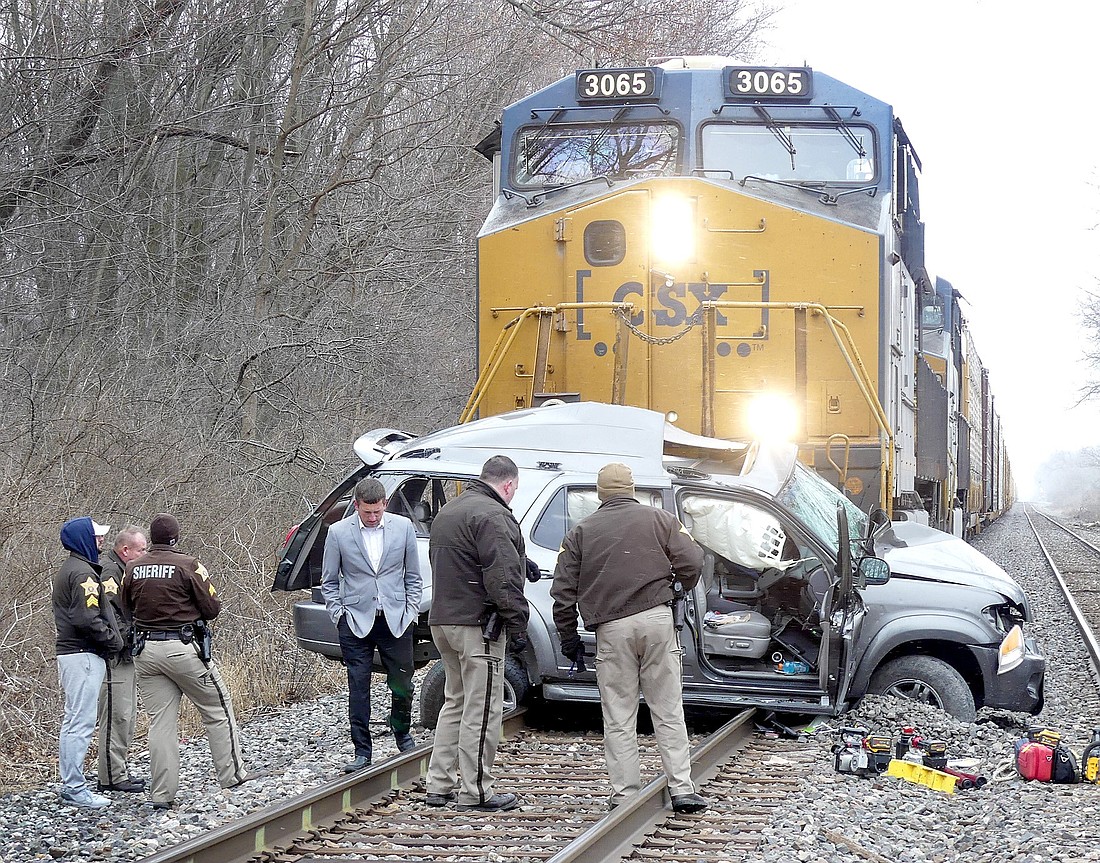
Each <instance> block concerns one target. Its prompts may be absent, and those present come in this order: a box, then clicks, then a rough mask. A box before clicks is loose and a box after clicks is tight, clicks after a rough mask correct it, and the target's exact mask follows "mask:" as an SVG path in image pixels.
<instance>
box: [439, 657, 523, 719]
mask: <svg viewBox="0 0 1100 863" xmlns="http://www.w3.org/2000/svg"><path fill="white" fill-rule="evenodd" d="M446 686H447V674H446V672H445V671H444V668H443V662H442V661H440V660H436V661H435V662H434V663H432V666H431V668H429V669H428V673H427V674H425V675H424V680H423V681H421V683H420V724H421V725H423V726H424V727H425V728H432V729H434V728H435V727H436V725H437V724H438V723H439V711H440V710H442V709H443V702H444V700H445V698H446V695H445V691H446ZM529 689H530V683H529V682H528V680H527V671H526V670H525V669H524V667H523V664H522V663H521V662H520V661H519V660H518V659H516V658H515V657H514V656H506V657H505V658H504V712H505V713H507V712H508V711H509V710H512V709H513V708H515V707H516V706H517V705H518V704H520V703H521V702H522V701H523V699H524V698H526V697H527V692H528V690H529Z"/></svg>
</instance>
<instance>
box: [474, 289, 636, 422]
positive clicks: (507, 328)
mask: <svg viewBox="0 0 1100 863" xmlns="http://www.w3.org/2000/svg"><path fill="white" fill-rule="evenodd" d="M586 309H610V310H611V311H618V312H624V313H625V314H626V315H630V314H632V313H633V312H634V304H633V303H611V302H588V303H558V304H557V305H555V306H530V307H529V308H526V309H523V311H521V312H520V313H519V314H518V315H517V316H516V317H514V318H513V319H512V320H510V321H509V322H508V323H506V324H505V325H504V327H503V328H502V329H501V331H500V335H499V336H497V340H496V343H495V344H494V345H493V349H492V350H491V351H490V352H489V359H488V360H487V361H486V363H485V366H484V367H483V368H482V370H481V374H479V375H478V376H477V381H475V383H474V388H473V390H471V391H470V397H469V398H468V399H467V400H466V407H464V408H463V409H462V413H461V414H460V415H459V418H458V422H459V424H460V425H461V424H464V423H468V422H469V421H470V420H472V419H473V418H474V415H475V414H476V413H477V409H478V407H479V406H480V405H481V400H482V398H484V397H485V393H486V391H487V390H488V388H489V384H490V383H491V382H492V380H493V378H495V377H496V375H497V372H498V371H499V370H500V366H501V364H502V363H503V362H504V357H505V356H507V354H508V351H509V350H510V349H511V347H512V343H513V342H514V341H515V340H516V335H517V334H518V333H519V330H520V327H522V326H523V323H524V321H526V320H527V319H528V318H531V317H535V316H536V315H537V316H539V317H540V318H541V317H542V316H544V315H555V314H557V313H558V312H564V311H570V310H586ZM623 353H625V352H624V351H620V352H617V354H616V384H615V385H614V390H615V391H619V390H620V389H621V385H620V384H619V383H618V381H619V379H620V377H621V374H622V371H621V370H620V368H619V366H620V365H621V364H622V362H623V360H622V354H623ZM531 394H532V396H534V391H532V393H531ZM619 395H620V398H621V392H620V393H619ZM612 401H614V398H613V399H612Z"/></svg>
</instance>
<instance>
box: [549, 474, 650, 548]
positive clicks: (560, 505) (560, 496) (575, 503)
mask: <svg viewBox="0 0 1100 863" xmlns="http://www.w3.org/2000/svg"><path fill="white" fill-rule="evenodd" d="M634 498H635V500H637V501H638V502H640V503H644V504H646V505H647V506H655V507H660V506H661V493H660V492H659V491H654V490H650V489H638V490H637V491H636V492H635V494H634ZM599 508H600V498H599V496H598V495H597V494H596V487H595V486H591V485H590V486H567V487H562V488H559V489H558V490H557V492H555V494H554V496H553V497H552V498H551V499H550V502H549V503H548V504H547V505H546V506H545V507H544V508H543V510H542V512H541V513H540V514H539V517H538V519H537V520H536V521H535V526H534V527H533V528H532V530H531V541H532V542H533V543H535V545H539V546H542V547H543V548H548V549H550V550H551V551H558V550H559V549H560V548H561V542H562V540H563V539H565V535H566V534H567V533H568V532H569V531H570V530H571V529H572V527H573V525H575V524H576V523H577V522H579V521H580V520H581V519H583V518H584V517H585V516H588V515H591V514H592V513H594V512H595V511H596V510H597V509H599Z"/></svg>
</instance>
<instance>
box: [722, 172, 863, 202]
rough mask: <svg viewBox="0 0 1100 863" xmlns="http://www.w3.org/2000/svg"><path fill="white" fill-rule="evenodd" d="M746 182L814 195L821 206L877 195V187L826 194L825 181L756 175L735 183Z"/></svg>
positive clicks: (731, 174) (741, 184)
mask: <svg viewBox="0 0 1100 863" xmlns="http://www.w3.org/2000/svg"><path fill="white" fill-rule="evenodd" d="M723 170H724V169H723ZM705 173H717V172H716V171H715V169H713V168H709V169H707V170H706V172H705ZM727 173H728V174H729V175H730V179H731V180H732V179H733V172H732V171H728V172H727ZM747 180H759V181H760V182H761V183H771V184H773V185H775V186H783V187H785V188H787V189H798V191H800V192H809V193H810V194H811V195H814V196H815V197H816V198H817V199H818V200H819V201H820V202H821V203H822V204H830V205H833V204H836V203H838V202H839V201H840V199H841V198H843V197H844V196H845V195H855V194H858V193H860V192H866V193H867V195H868V197H871V198H873V197H875V195H876V194H878V187H877V186H861V187H860V188H858V189H844V190H843V191H840V192H827V191H825V189H826V187H827V186H828V185H829V184H828V182H827V181H825V180H799V181H798V182H795V183H788V182H786V181H785V180H775V179H773V178H771V177H761V176H759V175H758V174H746V175H745V176H744V177H742V178H741V179H740V180H738V181H737V184H738V185H739V186H742V187H743V186H744V185H745V182H746V181H747Z"/></svg>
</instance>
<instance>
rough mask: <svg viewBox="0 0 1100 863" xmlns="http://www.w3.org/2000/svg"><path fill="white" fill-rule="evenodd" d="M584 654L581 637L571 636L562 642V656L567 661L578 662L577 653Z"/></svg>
mask: <svg viewBox="0 0 1100 863" xmlns="http://www.w3.org/2000/svg"><path fill="white" fill-rule="evenodd" d="M578 652H580V653H581V654H582V655H583V653H584V645H583V644H582V643H581V637H580V636H579V635H569V636H566V637H565V638H563V639H562V640H561V655H562V656H564V657H565V658H566V659H573V660H576V658H577V653H578Z"/></svg>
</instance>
